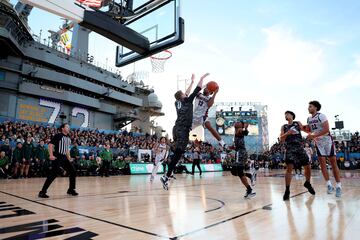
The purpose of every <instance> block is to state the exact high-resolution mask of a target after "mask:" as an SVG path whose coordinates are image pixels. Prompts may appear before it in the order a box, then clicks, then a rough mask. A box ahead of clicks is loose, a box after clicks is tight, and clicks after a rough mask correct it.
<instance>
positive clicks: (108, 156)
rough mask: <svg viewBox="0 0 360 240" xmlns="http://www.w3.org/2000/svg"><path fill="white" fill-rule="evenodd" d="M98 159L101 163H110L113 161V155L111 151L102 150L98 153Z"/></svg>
mask: <svg viewBox="0 0 360 240" xmlns="http://www.w3.org/2000/svg"><path fill="white" fill-rule="evenodd" d="M99 157H100V158H101V160H102V161H111V160H112V159H113V154H112V152H111V150H109V151H107V150H106V149H104V150H102V151H101V152H100V154H99Z"/></svg>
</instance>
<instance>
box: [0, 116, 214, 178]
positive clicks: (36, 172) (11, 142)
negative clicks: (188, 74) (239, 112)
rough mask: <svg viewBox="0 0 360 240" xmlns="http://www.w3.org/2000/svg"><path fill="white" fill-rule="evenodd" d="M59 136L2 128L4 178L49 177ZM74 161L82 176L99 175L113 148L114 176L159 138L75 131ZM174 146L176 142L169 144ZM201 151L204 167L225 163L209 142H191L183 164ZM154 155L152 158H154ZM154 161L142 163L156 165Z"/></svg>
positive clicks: (43, 128)
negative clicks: (50, 149)
mask: <svg viewBox="0 0 360 240" xmlns="http://www.w3.org/2000/svg"><path fill="white" fill-rule="evenodd" d="M56 133H57V128H56V127H54V126H49V125H40V124H29V123H26V122H3V123H1V124H0V152H1V155H0V168H1V170H0V171H1V174H2V175H3V176H12V177H15V178H16V177H30V176H45V175H46V171H47V169H48V168H49V166H50V164H49V160H48V154H49V153H48V150H47V147H46V146H47V144H49V143H50V141H51V138H52V137H53V136H54V135H55V134H56ZM69 137H70V138H71V141H72V148H71V152H70V154H71V158H72V160H73V164H74V165H75V167H76V168H77V170H78V172H79V174H80V175H97V174H99V172H100V170H101V161H100V160H99V158H98V156H100V154H101V151H102V149H103V148H104V146H105V144H106V143H108V144H110V148H111V152H112V156H113V160H112V161H111V164H110V165H111V172H112V173H114V174H119V173H124V172H122V171H123V169H124V168H125V166H126V164H128V163H130V162H137V161H138V151H139V149H142V150H153V148H154V146H155V144H156V143H157V141H158V137H157V136H156V135H149V134H145V135H140V134H136V133H132V132H127V131H112V132H104V131H99V130H89V129H72V130H71V131H70V134H69ZM169 145H170V146H171V145H172V142H169ZM196 146H197V147H199V148H200V152H201V155H202V159H203V163H215V162H218V163H219V162H221V158H220V153H221V151H220V150H219V149H216V148H214V147H213V146H212V145H211V144H208V143H206V142H197V141H195V142H191V143H190V144H189V146H188V149H187V151H186V153H185V156H184V159H183V161H182V162H185V163H188V162H192V158H193V157H192V156H193V152H194V149H195V147H196ZM153 157H154V154H152V158H153ZM152 158H150V157H149V158H144V159H141V161H142V162H152V161H153V159H152Z"/></svg>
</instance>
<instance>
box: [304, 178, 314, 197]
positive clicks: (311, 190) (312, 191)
mask: <svg viewBox="0 0 360 240" xmlns="http://www.w3.org/2000/svg"><path fill="white" fill-rule="evenodd" d="M304 187H305V188H306V189H307V190H308V191H309V193H311V194H312V195H315V190H314V188H313V187H312V186H311V183H309V182H308V181H306V182H305V183H304Z"/></svg>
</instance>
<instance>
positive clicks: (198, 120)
mask: <svg viewBox="0 0 360 240" xmlns="http://www.w3.org/2000/svg"><path fill="white" fill-rule="evenodd" d="M207 121H209V119H208V118H207V117H206V116H194V117H193V123H192V127H191V128H192V129H195V128H197V127H199V126H203V127H205V123H206V122H207Z"/></svg>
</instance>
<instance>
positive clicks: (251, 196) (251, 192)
mask: <svg viewBox="0 0 360 240" xmlns="http://www.w3.org/2000/svg"><path fill="white" fill-rule="evenodd" d="M255 196H256V192H254V190H253V189H251V190H250V191H249V190H246V194H245V196H244V198H246V199H250V198H253V197H255Z"/></svg>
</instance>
